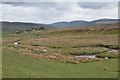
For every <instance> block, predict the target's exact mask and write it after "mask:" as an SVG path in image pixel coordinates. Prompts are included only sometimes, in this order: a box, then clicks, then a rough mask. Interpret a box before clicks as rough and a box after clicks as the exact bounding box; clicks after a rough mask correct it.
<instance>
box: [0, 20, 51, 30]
mask: <svg viewBox="0 0 120 80" xmlns="http://www.w3.org/2000/svg"><path fill="white" fill-rule="evenodd" d="M1 23H2V31H3V32H15V31H17V30H19V31H22V30H30V29H32V28H40V27H44V28H46V29H49V28H53V27H52V26H50V25H46V24H35V23H22V22H0V24H1Z"/></svg>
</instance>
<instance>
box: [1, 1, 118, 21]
mask: <svg viewBox="0 0 120 80" xmlns="http://www.w3.org/2000/svg"><path fill="white" fill-rule="evenodd" d="M96 4H100V5H98V6H96ZM83 5H84V6H83ZM91 5H92V6H91ZM106 7H107V8H106ZM113 13H114V14H113ZM2 16H3V18H2V19H1V20H4V21H15V22H34V23H53V22H59V21H73V20H87V21H90V20H94V19H98V18H117V6H116V5H115V4H113V3H107V4H106V3H93V2H91V3H83V2H82V3H78V2H7V3H6V2H4V3H3V4H2Z"/></svg>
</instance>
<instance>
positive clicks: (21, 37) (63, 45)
mask: <svg viewBox="0 0 120 80" xmlns="http://www.w3.org/2000/svg"><path fill="white" fill-rule="evenodd" d="M2 38H3V40H2V43H3V46H2V47H3V54H2V55H3V66H2V69H3V77H21V78H23V77H24V78H30V77H32V78H36V77H39V78H43V77H49V78H60V77H62V78H117V77H118V52H117V51H118V49H119V48H120V47H119V46H118V35H117V30H116V29H114V28H113V29H111V28H110V29H107V28H105V29H101V28H95V29H94V31H93V29H91V28H90V29H89V28H87V29H80V30H79V29H77V30H76V29H75V30H73V29H72V30H41V31H30V32H23V33H21V34H7V33H4V34H3V37H2ZM15 42H20V44H17V45H15V44H14V43H15ZM111 49H112V51H110V50H111ZM81 55H95V56H98V57H99V58H95V59H90V58H79V57H76V56H81ZM105 57H108V58H109V59H107V60H106V59H105Z"/></svg>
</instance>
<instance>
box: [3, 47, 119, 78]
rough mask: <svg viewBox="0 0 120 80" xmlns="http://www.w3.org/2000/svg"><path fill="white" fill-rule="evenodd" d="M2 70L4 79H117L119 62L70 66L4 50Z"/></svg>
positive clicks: (104, 61)
mask: <svg viewBox="0 0 120 80" xmlns="http://www.w3.org/2000/svg"><path fill="white" fill-rule="evenodd" d="M104 68H105V70H104ZM2 69H3V73H2V74H3V78H37V77H38V78H48V77H49V78H60V77H62V78H78V77H79V78H117V77H118V72H117V71H118V60H117V59H111V60H102V61H99V62H91V63H80V64H70V63H61V62H55V61H48V60H40V59H34V58H31V57H29V56H24V55H21V54H17V53H14V52H11V51H8V50H6V49H3V66H2Z"/></svg>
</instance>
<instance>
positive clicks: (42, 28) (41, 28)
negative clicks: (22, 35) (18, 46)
mask: <svg viewBox="0 0 120 80" xmlns="http://www.w3.org/2000/svg"><path fill="white" fill-rule="evenodd" d="M44 29H45V28H44V27H40V28H32V30H36V31H37V30H44Z"/></svg>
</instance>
